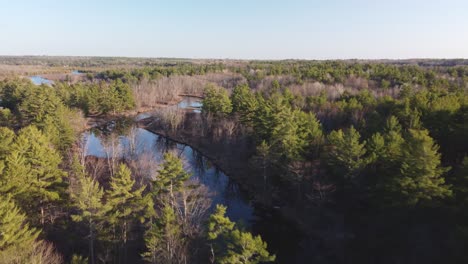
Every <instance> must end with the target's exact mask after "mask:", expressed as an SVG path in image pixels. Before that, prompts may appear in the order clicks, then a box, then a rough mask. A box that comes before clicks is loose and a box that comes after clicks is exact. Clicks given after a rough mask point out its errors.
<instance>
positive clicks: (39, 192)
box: [0, 126, 66, 223]
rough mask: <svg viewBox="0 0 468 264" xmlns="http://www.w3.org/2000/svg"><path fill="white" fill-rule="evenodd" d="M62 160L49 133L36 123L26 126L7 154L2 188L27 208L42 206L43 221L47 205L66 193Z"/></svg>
mask: <svg viewBox="0 0 468 264" xmlns="http://www.w3.org/2000/svg"><path fill="white" fill-rule="evenodd" d="M60 163H61V157H60V154H59V153H58V152H57V151H55V150H54V149H53V148H52V147H51V144H50V141H49V138H48V137H46V136H45V135H44V134H43V133H42V132H41V131H39V130H38V129H37V128H36V127H34V126H29V127H26V128H23V129H22V130H21V131H20V132H19V134H18V136H17V137H16V139H15V140H14V142H13V143H12V144H11V147H10V153H9V155H7V156H6V158H5V163H4V165H5V169H4V172H3V175H1V181H0V183H1V185H0V190H1V191H3V192H9V193H10V194H12V195H13V198H14V199H15V201H17V202H18V203H19V204H20V205H21V206H22V208H23V209H24V210H25V212H28V213H32V212H35V211H36V210H38V209H40V210H41V222H42V223H43V221H44V217H45V215H44V209H45V207H46V205H47V204H49V203H51V202H54V201H58V200H60V199H61V197H64V195H65V188H66V185H65V184H64V183H63V178H64V177H65V175H66V173H65V172H64V171H62V170H61V169H60V167H59V165H60Z"/></svg>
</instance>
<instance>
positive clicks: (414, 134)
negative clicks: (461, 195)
mask: <svg viewBox="0 0 468 264" xmlns="http://www.w3.org/2000/svg"><path fill="white" fill-rule="evenodd" d="M437 150H438V146H437V145H436V144H434V141H433V139H432V138H431V137H430V136H429V134H428V131H427V130H414V129H410V130H409V137H408V139H407V143H406V144H405V145H404V146H403V153H402V163H401V168H400V171H401V175H399V176H397V177H394V179H393V184H392V186H391V187H392V190H393V191H394V192H397V193H399V194H400V195H401V198H403V201H404V202H405V203H407V204H410V205H414V204H417V203H418V202H421V201H427V200H432V199H434V198H444V197H448V196H450V195H451V194H452V191H451V190H450V186H448V185H446V184H445V179H444V178H443V177H442V175H443V174H444V173H445V172H447V171H448V168H443V167H441V162H440V154H439V153H438V152H437Z"/></svg>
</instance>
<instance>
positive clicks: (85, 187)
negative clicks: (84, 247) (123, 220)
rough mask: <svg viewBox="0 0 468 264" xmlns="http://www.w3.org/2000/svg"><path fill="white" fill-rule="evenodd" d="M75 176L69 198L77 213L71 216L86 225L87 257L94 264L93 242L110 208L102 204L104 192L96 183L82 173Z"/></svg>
mask: <svg viewBox="0 0 468 264" xmlns="http://www.w3.org/2000/svg"><path fill="white" fill-rule="evenodd" d="M77 176H78V186H77V188H76V189H75V190H74V191H73V192H72V195H71V196H72V199H73V201H74V204H75V206H76V208H77V209H78V210H79V212H78V214H75V215H72V220H73V221H75V222H82V223H85V224H86V226H87V228H88V235H87V237H88V241H89V257H90V261H91V263H94V261H95V257H94V241H95V238H96V236H97V233H98V229H99V228H100V227H102V224H103V221H104V220H105V214H106V213H107V212H108V211H109V209H110V208H109V207H108V206H107V205H106V204H105V203H104V191H103V189H102V188H101V187H100V186H99V183H98V182H96V181H95V180H93V179H92V178H91V177H87V176H86V175H84V174H83V173H78V174H77Z"/></svg>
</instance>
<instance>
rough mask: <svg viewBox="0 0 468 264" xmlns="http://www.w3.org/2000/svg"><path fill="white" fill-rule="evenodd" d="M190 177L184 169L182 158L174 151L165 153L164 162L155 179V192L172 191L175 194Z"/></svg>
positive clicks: (171, 193)
mask: <svg viewBox="0 0 468 264" xmlns="http://www.w3.org/2000/svg"><path fill="white" fill-rule="evenodd" d="M189 177H190V174H188V173H187V172H186V171H185V170H184V166H183V164H182V160H181V159H179V158H178V157H177V156H175V155H174V154H172V153H166V154H164V162H163V163H162V164H161V167H160V169H159V170H158V175H157V176H156V179H155V180H154V181H153V192H154V194H160V193H170V195H171V196H173V194H174V192H175V191H177V190H178V189H179V188H180V187H181V186H182V184H183V183H184V182H185V181H186V180H187V179H188V178H189Z"/></svg>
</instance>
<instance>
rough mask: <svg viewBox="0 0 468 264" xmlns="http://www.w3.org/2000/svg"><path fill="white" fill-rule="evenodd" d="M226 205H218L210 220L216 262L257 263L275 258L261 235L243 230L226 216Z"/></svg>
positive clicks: (210, 237)
mask: <svg viewBox="0 0 468 264" xmlns="http://www.w3.org/2000/svg"><path fill="white" fill-rule="evenodd" d="M225 214H226V207H224V206H222V205H217V206H216V210H215V212H214V213H213V214H212V215H211V216H210V219H209V221H208V234H207V236H208V240H209V241H210V242H211V243H212V246H213V249H214V256H213V257H214V261H215V263H223V264H229V263H245V264H247V263H249V264H256V263H261V262H270V261H274V260H275V255H270V253H269V252H268V251H267V244H266V243H265V242H263V240H262V238H261V237H260V236H253V235H252V234H251V233H249V232H245V231H241V230H239V229H238V228H236V227H235V224H234V223H233V222H231V220H230V219H229V218H228V217H226V216H225Z"/></svg>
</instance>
